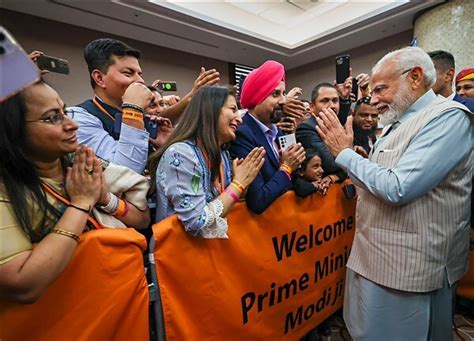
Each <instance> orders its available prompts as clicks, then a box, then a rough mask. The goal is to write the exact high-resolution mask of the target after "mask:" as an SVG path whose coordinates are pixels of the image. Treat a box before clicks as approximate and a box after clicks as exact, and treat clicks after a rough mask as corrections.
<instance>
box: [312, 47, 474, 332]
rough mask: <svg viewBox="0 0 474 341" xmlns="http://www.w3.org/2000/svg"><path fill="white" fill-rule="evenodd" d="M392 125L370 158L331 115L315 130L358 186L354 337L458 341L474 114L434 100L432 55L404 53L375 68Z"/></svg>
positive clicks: (352, 261)
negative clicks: (457, 301)
mask: <svg viewBox="0 0 474 341" xmlns="http://www.w3.org/2000/svg"><path fill="white" fill-rule="evenodd" d="M372 73H373V74H372V78H371V88H372V100H371V104H373V105H375V106H376V108H377V109H378V110H379V113H380V115H381V116H380V121H381V122H382V123H383V124H384V125H385V128H384V131H383V133H382V135H381V137H380V138H379V139H378V140H377V142H376V143H375V146H374V148H373V150H372V152H371V154H370V156H369V158H368V159H365V158H363V157H361V156H360V155H358V154H357V153H355V152H354V151H353V150H352V148H351V147H352V139H353V136H352V122H351V121H352V118H348V121H347V124H346V126H345V127H342V125H341V124H340V123H339V120H338V119H337V116H336V115H335V113H334V112H332V111H331V110H329V109H328V110H325V111H324V112H323V113H322V114H321V115H320V118H318V128H317V129H318V131H319V133H320V135H321V137H322V139H323V141H324V142H325V143H326V145H327V146H328V148H329V149H330V150H331V153H332V154H333V155H334V156H335V157H336V163H337V164H338V165H339V166H340V167H342V168H343V169H345V170H346V171H347V173H348V174H349V177H350V178H351V180H352V181H353V182H354V183H355V184H356V185H357V186H359V187H360V188H361V190H360V191H359V197H358V199H357V208H356V226H357V228H356V233H355V236H354V242H353V245H352V250H351V254H350V257H349V260H348V263H347V273H346V289H345V295H344V319H345V322H346V325H347V327H348V330H349V332H350V334H351V336H352V337H353V338H354V339H355V340H452V338H453V335H452V328H451V327H452V316H453V295H454V293H455V287H456V283H457V281H458V280H459V279H461V278H462V277H463V276H464V274H465V273H466V271H467V268H468V252H469V215H470V195H471V181H472V166H471V165H472V136H473V134H472V133H473V130H472V124H471V119H472V114H471V112H470V111H469V110H468V109H467V108H466V107H465V106H463V105H462V104H459V103H457V102H454V101H451V100H448V99H446V98H444V97H442V96H436V95H435V94H434V92H433V90H432V89H431V87H432V86H433V84H434V83H435V80H436V72H435V68H434V66H433V62H432V61H431V59H430V57H429V56H428V54H426V53H425V52H424V51H423V50H422V49H420V48H418V47H407V48H403V49H400V50H397V51H394V52H391V53H389V54H387V55H385V56H384V57H383V58H382V59H381V60H380V61H379V62H378V63H377V64H376V65H375V67H374V68H373V70H372Z"/></svg>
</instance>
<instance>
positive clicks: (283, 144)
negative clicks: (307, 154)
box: [278, 134, 296, 152]
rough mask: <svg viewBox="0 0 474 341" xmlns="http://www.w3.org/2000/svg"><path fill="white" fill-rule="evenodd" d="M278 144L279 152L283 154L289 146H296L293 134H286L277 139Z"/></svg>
mask: <svg viewBox="0 0 474 341" xmlns="http://www.w3.org/2000/svg"><path fill="white" fill-rule="evenodd" d="M278 144H279V145H280V150H281V151H282V152H284V151H285V150H287V149H288V148H289V147H290V146H292V145H294V144H296V136H295V134H287V135H283V136H279V137H278Z"/></svg>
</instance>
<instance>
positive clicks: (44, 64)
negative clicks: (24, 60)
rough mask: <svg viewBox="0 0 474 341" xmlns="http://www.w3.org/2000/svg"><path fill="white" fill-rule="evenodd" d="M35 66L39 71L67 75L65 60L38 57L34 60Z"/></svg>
mask: <svg viewBox="0 0 474 341" xmlns="http://www.w3.org/2000/svg"><path fill="white" fill-rule="evenodd" d="M36 64H37V65H38V67H39V68H40V70H48V71H51V72H56V73H62V74H64V75H69V63H68V61H67V60H66V59H61V58H56V57H51V56H39V57H38V58H37V59H36Z"/></svg>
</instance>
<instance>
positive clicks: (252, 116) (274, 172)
mask: <svg viewBox="0 0 474 341" xmlns="http://www.w3.org/2000/svg"><path fill="white" fill-rule="evenodd" d="M285 102H286V99H285V69H284V67H283V65H281V64H280V63H278V62H275V61H273V60H268V61H266V62H265V63H263V64H262V65H261V66H260V67H259V68H257V69H255V70H253V71H252V72H250V73H249V75H248V76H247V78H246V79H245V81H244V83H243V85H242V91H241V94H240V104H241V106H242V108H244V109H247V110H248V111H247V112H246V113H245V114H244V116H243V118H242V119H243V123H242V124H241V125H240V126H239V128H238V129H237V134H236V135H237V137H236V139H235V140H234V141H233V142H232V144H231V148H230V153H231V155H232V157H233V158H245V157H246V156H247V154H248V153H250V151H251V150H252V149H254V148H255V147H264V148H265V151H266V153H265V163H264V164H263V167H262V169H261V170H260V172H259V174H258V175H257V177H256V178H255V180H254V181H253V182H252V184H251V185H250V187H249V188H248V191H247V195H246V199H245V200H246V203H247V207H248V208H249V209H250V210H252V211H253V212H255V213H257V214H260V213H262V212H263V211H265V210H266V209H267V208H268V206H270V204H271V203H272V202H273V201H275V200H276V199H277V198H278V197H279V196H280V195H282V194H283V193H285V192H286V191H288V190H289V189H290V188H291V187H292V182H291V173H292V172H293V171H294V170H296V169H297V168H298V167H299V166H300V164H301V163H302V162H303V161H304V159H305V152H304V149H303V147H302V146H301V145H299V144H295V145H293V146H291V147H289V148H288V149H286V150H285V151H283V152H281V153H280V151H279V148H278V145H277V141H276V140H277V137H278V136H281V135H282V132H281V131H280V130H279V129H278V128H277V126H276V123H278V122H279V121H280V119H281V117H282V113H283V108H282V106H283V105H284V104H285Z"/></svg>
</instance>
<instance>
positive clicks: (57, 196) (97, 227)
mask: <svg viewBox="0 0 474 341" xmlns="http://www.w3.org/2000/svg"><path fill="white" fill-rule="evenodd" d="M41 185H42V186H43V188H44V189H45V190H46V191H47V192H48V193H49V194H51V195H52V196H53V197H55V198H56V199H58V200H59V201H61V202H62V203H63V204H65V205H66V206H70V205H71V202H70V201H69V200H67V199H66V198H64V197H63V196H62V195H60V194H59V193H57V192H56V191H55V190H54V189H52V188H51V187H50V186H49V185H48V184H45V183H44V182H43V183H42V184H41ZM87 221H88V222H89V223H91V224H92V225H93V226H94V227H95V228H96V229H97V230H100V229H103V228H104V227H103V226H102V225H100V224H99V223H98V222H97V220H95V219H94V218H93V217H91V216H90V215H88V216H87Z"/></svg>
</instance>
